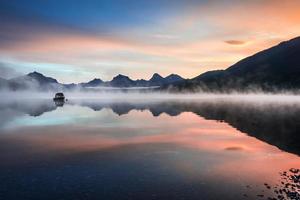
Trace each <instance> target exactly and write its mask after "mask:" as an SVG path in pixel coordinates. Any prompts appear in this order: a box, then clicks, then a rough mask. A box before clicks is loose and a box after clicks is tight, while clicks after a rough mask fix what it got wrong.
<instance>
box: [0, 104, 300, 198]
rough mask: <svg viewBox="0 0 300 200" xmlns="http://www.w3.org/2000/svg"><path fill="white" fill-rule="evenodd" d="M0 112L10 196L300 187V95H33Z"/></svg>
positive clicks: (4, 183)
mask: <svg viewBox="0 0 300 200" xmlns="http://www.w3.org/2000/svg"><path fill="white" fill-rule="evenodd" d="M0 114H1V115H0V116H1V117H0V159H1V163H0V180H1V183H0V199H5V200H11V199H12V200H14V199H18V200H19V199H24V200H25V199H30V200H35V199H38V200H41V199H43V200H45V199H70V200H71V199H72V200H74V199H138V200H140V199H174V200H177V199H212V200H214V199H235V200H236V199H268V198H275V197H276V198H277V199H280V198H284V199H293V198H294V197H295V198H294V199H297V198H299V196H300V194H299V193H300V192H299V190H300V173H299V172H298V170H297V169H299V168H300V157H299V155H300V133H299V130H300V103H299V102H294V103H291V102H290V103H261V102H250V103H249V102H237V101H236V102H230V101H223V100H217V101H211V100H193V101H150V102H147V103H145V102H143V101H132V102H131V101H126V102H122V101H116V102H108V101H101V100H73V101H72V100H69V101H68V102H66V103H65V104H61V103H56V104H55V103H54V102H53V101H51V100H30V101H29V100H25V101H4V102H1V103H0ZM286 184H288V185H286ZM293 195H294V196H293ZM297 195H298V196H297ZM280 196H282V197H280Z"/></svg>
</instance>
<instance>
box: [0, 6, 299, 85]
mask: <svg viewBox="0 0 300 200" xmlns="http://www.w3.org/2000/svg"><path fill="white" fill-rule="evenodd" d="M0 26H1V28H0V75H1V76H2V77H3V76H4V77H5V78H10V77H13V76H16V75H18V74H24V73H28V72H31V71H39V72H41V73H43V74H45V75H47V76H52V77H55V78H57V79H58V80H59V81H60V82H64V83H71V82H83V81H88V80H91V79H93V78H95V77H98V78H101V79H103V80H110V79H111V78H112V77H113V76H115V75H117V74H125V75H128V76H130V77H131V78H132V79H138V78H144V79H149V78H150V77H151V76H152V74H153V73H154V72H158V73H160V74H161V75H163V76H166V75H168V74H171V73H176V74H179V75H181V76H183V77H184V78H192V77H195V76H197V75H199V74H201V73H203V72H205V71H208V70H215V69H225V68H227V67H229V66H230V65H232V64H234V63H235V62H237V61H239V60H240V59H242V58H244V57H247V56H249V55H251V54H254V53H256V52H257V51H260V50H263V49H265V48H268V47H271V46H273V45H276V44H277V43H279V42H281V41H284V40H288V39H291V38H293V37H297V36H300V1H298V0H285V1H280V0H278V1H277V0H269V1H268V0H265V1H264V0H251V1H250V0H249V1H247V0H244V1H240V0H236V1H235V0H227V1H225V0H220V1H214V0H210V1H208V0H26V1H25V0H0Z"/></svg>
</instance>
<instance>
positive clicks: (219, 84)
mask: <svg viewBox="0 0 300 200" xmlns="http://www.w3.org/2000/svg"><path fill="white" fill-rule="evenodd" d="M299 55H300V37H297V38H294V39H292V40H289V41H286V42H282V43H280V44H278V45H276V46H274V47H271V48H269V49H266V50H264V51H261V52H258V53H256V54H254V55H252V56H250V57H247V58H245V59H242V60H241V61H239V62H237V63H236V64H234V65H232V66H230V67H229V68H227V69H226V70H215V71H208V72H206V73H203V74H201V75H199V76H197V77H195V78H193V79H190V80H185V81H182V82H180V83H175V84H173V85H172V88H173V89H175V90H177V91H181V90H196V89H201V90H204V91H216V90H217V91H230V90H235V91H245V90H251V89H261V90H263V91H276V90H293V89H300V78H299V77H300V56H299ZM168 87H169V86H168Z"/></svg>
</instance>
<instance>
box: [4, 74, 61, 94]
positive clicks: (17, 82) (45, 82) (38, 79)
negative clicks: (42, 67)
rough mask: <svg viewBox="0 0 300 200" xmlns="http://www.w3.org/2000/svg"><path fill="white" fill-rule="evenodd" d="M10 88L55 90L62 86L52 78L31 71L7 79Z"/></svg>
mask: <svg viewBox="0 0 300 200" xmlns="http://www.w3.org/2000/svg"><path fill="white" fill-rule="evenodd" d="M8 87H9V89H10V90H28V89H35V90H43V91H45V90H46V91H47V90H57V89H58V88H62V87H63V86H62V85H61V84H60V83H58V81H57V80H56V79H54V78H51V77H47V76H44V75H43V74H41V73H38V72H31V73H29V74H27V75H24V76H19V77H16V78H12V79H9V80H8Z"/></svg>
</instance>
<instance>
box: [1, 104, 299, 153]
mask: <svg viewBox="0 0 300 200" xmlns="http://www.w3.org/2000/svg"><path fill="white" fill-rule="evenodd" d="M64 103H65V102H64V101H55V102H54V103H53V102H52V101H50V100H35V101H34V102H32V101H23V102H9V103H6V104H3V103H2V104H0V112H5V111H7V110H8V109H9V110H10V112H12V110H13V111H14V112H17V113H19V114H20V113H22V114H28V115H30V116H40V115H42V114H43V113H45V112H50V111H54V110H56V109H57V107H62V106H63V105H64ZM66 105H80V106H83V107H88V108H90V109H92V110H94V111H101V110H102V109H106V108H109V109H111V110H112V111H113V112H114V113H115V114H117V115H119V116H121V115H126V114H128V113H129V112H130V111H133V110H137V111H145V110H148V111H150V112H151V114H152V115H153V116H154V117H159V116H160V115H162V114H167V115H169V116H178V115H180V114H181V113H184V112H192V113H195V114H197V115H199V116H200V117H203V118H205V119H208V120H216V121H219V122H225V123H227V124H229V125H230V126H232V127H234V128H236V129H238V130H239V131H241V132H244V133H247V134H248V135H250V136H253V137H256V138H258V139H260V140H262V141H265V142H267V143H269V144H272V145H275V146H277V147H278V148H280V149H282V150H284V151H287V152H291V153H295V154H298V155H300V135H299V134H298V132H299V130H300V105H299V104H290V103H289V104H264V105H259V104H256V103H245V102H228V101H197V102H195V101H189V102H186V101H183V102H178V101H171V102H146V103H142V102H103V101H100V102H97V101H94V100H93V101H88V100H77V101H70V102H67V104H66ZM7 117H13V118H14V117H17V115H16V114H15V115H12V116H7V115H1V118H0V125H1V124H2V125H4V123H5V122H7V121H11V119H9V120H8V118H7Z"/></svg>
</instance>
